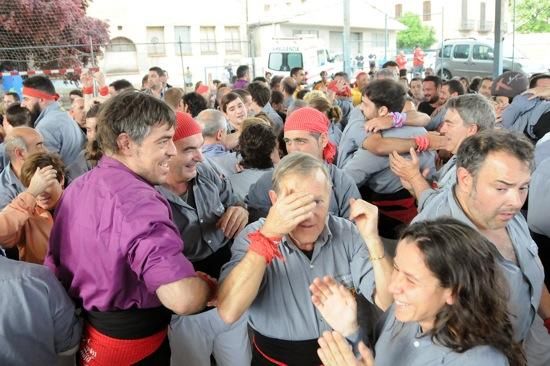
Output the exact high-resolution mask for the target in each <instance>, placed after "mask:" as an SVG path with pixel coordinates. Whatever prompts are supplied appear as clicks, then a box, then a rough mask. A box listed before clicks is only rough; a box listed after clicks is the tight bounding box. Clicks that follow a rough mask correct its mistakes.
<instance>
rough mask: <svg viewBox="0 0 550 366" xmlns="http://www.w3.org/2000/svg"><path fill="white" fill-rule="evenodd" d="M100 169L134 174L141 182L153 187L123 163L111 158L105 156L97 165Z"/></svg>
mask: <svg viewBox="0 0 550 366" xmlns="http://www.w3.org/2000/svg"><path fill="white" fill-rule="evenodd" d="M97 167H98V168H114V169H120V170H124V171H126V172H128V173H130V174H132V175H133V176H134V177H136V179H139V180H141V181H142V182H145V183H147V184H148V185H150V186H153V185H152V184H151V183H150V182H148V181H147V180H145V179H143V177H141V176H140V175H138V174H136V173H135V172H134V171H133V170H132V169H130V168H128V167H127V166H126V165H124V164H123V163H122V162H121V161H119V160H117V159H114V158H111V157H109V156H106V155H103V157H102V158H101V160H99V162H98V163H97Z"/></svg>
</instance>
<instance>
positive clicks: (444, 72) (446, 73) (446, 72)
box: [441, 69, 453, 80]
mask: <svg viewBox="0 0 550 366" xmlns="http://www.w3.org/2000/svg"><path fill="white" fill-rule="evenodd" d="M452 78H453V75H452V74H451V72H450V71H449V70H447V69H443V70H442V71H441V79H443V80H451V79H452Z"/></svg>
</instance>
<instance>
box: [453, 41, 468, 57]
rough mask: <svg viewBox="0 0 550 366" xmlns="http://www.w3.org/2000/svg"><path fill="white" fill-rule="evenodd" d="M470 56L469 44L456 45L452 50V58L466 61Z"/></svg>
mask: <svg viewBox="0 0 550 366" xmlns="http://www.w3.org/2000/svg"><path fill="white" fill-rule="evenodd" d="M469 56H470V45H469V44H457V45H455V48H454V50H453V58H461V59H467V58H468V57H469Z"/></svg>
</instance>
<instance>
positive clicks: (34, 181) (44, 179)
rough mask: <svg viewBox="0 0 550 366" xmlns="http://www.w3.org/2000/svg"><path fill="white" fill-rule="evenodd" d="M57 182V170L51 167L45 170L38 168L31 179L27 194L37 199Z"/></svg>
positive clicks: (46, 167)
mask: <svg viewBox="0 0 550 366" xmlns="http://www.w3.org/2000/svg"><path fill="white" fill-rule="evenodd" d="M56 181H57V170H55V169H54V168H53V167H52V166H51V165H48V166H45V167H44V168H36V171H35V172H34V175H33V176H32V178H31V181H30V183H29V187H28V188H27V192H29V193H30V194H32V195H33V196H34V197H35V198H36V197H38V196H39V195H41V194H42V193H44V192H45V191H46V189H48V188H49V187H50V186H51V185H52V184H54V183H55V182H56Z"/></svg>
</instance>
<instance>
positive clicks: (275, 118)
mask: <svg viewBox="0 0 550 366" xmlns="http://www.w3.org/2000/svg"><path fill="white" fill-rule="evenodd" d="M262 112H264V113H265V114H267V116H268V117H269V119H270V120H271V122H273V124H274V125H275V133H276V134H278V133H279V132H281V130H282V129H283V119H282V118H281V116H279V114H278V113H277V111H275V109H273V107H272V106H271V103H269V102H267V104H266V105H264V107H263V108H262Z"/></svg>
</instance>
